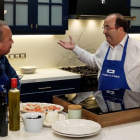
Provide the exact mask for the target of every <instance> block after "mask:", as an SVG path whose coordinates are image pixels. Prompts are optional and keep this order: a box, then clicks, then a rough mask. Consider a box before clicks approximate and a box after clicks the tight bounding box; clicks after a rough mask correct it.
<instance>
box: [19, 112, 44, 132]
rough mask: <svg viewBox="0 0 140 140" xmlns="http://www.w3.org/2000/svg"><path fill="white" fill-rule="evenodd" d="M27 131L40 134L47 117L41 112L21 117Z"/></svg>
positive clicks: (25, 114)
mask: <svg viewBox="0 0 140 140" xmlns="http://www.w3.org/2000/svg"><path fill="white" fill-rule="evenodd" d="M21 117H22V120H23V124H24V127H25V130H26V131H29V132H38V131H40V130H41V129H42V128H43V122H44V118H45V115H44V114H42V113H39V112H29V113H24V114H22V115H21Z"/></svg>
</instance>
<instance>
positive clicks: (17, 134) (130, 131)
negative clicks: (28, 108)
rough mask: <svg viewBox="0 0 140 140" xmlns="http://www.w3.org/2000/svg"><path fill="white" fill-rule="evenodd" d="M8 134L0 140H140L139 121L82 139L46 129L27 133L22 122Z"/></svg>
mask: <svg viewBox="0 0 140 140" xmlns="http://www.w3.org/2000/svg"><path fill="white" fill-rule="evenodd" d="M64 114H66V113H64ZM8 133H9V134H8V136H7V137H0V140H140V121H137V122H132V123H127V124H122V125H116V126H111V127H105V128H102V130H101V132H100V133H99V134H97V135H93V136H90V137H84V138H70V137H65V136H60V135H58V134H55V133H54V132H53V131H52V130H51V128H47V127H43V129H42V130H41V131H40V132H36V133H31V132H27V131H25V129H24V125H23V123H22V122H21V127H20V130H19V131H9V132H8Z"/></svg>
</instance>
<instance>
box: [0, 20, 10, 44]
mask: <svg viewBox="0 0 140 140" xmlns="http://www.w3.org/2000/svg"><path fill="white" fill-rule="evenodd" d="M3 26H8V25H7V24H6V23H5V22H4V21H2V20H0V42H1V41H2V40H3Z"/></svg>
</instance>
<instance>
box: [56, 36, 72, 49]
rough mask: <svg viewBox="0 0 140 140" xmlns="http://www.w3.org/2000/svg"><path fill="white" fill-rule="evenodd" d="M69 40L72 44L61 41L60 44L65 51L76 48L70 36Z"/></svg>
mask: <svg viewBox="0 0 140 140" xmlns="http://www.w3.org/2000/svg"><path fill="white" fill-rule="evenodd" d="M69 38H70V42H65V41H62V40H59V42H58V44H59V45H61V46H62V47H64V48H65V49H68V50H73V49H74V47H75V43H74V41H73V39H72V37H71V36H69Z"/></svg>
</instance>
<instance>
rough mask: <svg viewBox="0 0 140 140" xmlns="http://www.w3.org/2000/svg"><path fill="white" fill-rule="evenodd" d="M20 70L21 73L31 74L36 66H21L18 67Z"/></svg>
mask: <svg viewBox="0 0 140 140" xmlns="http://www.w3.org/2000/svg"><path fill="white" fill-rule="evenodd" d="M20 71H21V73H23V74H32V73H34V72H35V71H36V66H22V67H20Z"/></svg>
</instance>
